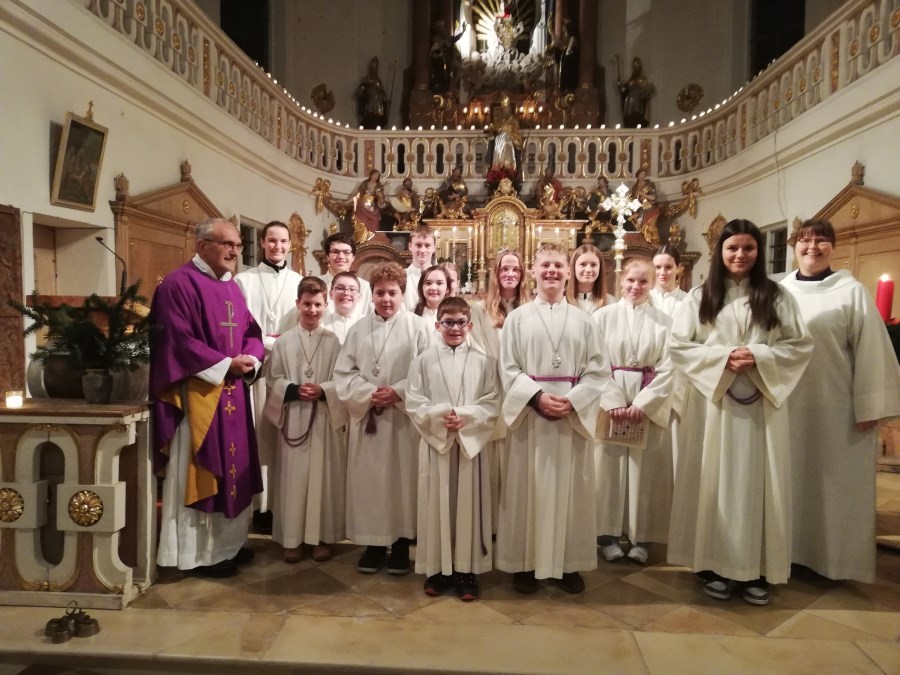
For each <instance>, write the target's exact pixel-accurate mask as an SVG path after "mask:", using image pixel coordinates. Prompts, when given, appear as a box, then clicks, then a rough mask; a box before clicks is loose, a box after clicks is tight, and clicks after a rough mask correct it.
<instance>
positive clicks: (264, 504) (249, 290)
mask: <svg viewBox="0 0 900 675" xmlns="http://www.w3.org/2000/svg"><path fill="white" fill-rule="evenodd" d="M259 243H260V246H261V248H262V252H263V260H262V262H261V263H259V265H257V266H256V267H253V268H251V269H248V270H244V271H243V272H239V273H238V274H236V275H235V277H234V281H235V283H236V284H237V285H238V287H240V289H241V293H243V294H244V298H245V299H246V300H247V307H249V308H250V313H251V314H253V318H254V319H256V323H258V324H259V325H260V327H261V328H262V332H263V346H264V347H265V348H266V361H268V356H269V354H270V353H271V351H272V347H273V346H274V345H275V340H276V339H277V338H278V336H279V335H281V334H282V333H283V332H285V331H288V330H290V329H292V328H293V327H294V326H296V325H297V308H296V303H295V301H296V298H297V286H298V285H299V283H300V280H301V279H302V278H303V277H302V276H300V274H298V273H297V272H295V271H294V270H292V269H291V268H290V266H289V265H288V261H287V255H288V253H289V252H290V250H291V233H290V230H288V228H287V225H285V224H284V223H282V222H281V221H278V220H273V221H272V222H270V223H267V224H266V226H265V227H264V228H263V229H262V233H261V234H260V238H259ZM267 374H268V366H267V365H266V364H265V363H264V364H263V370H262V376H261V377H260V378H259V379H258V380H257V381H256V382H254V383H253V386H251V387H250V394H251V402H252V404H253V419H254V422H255V423H256V444H257V446H258V447H259V463H260V468H261V469H262V476H263V491H262V492H261V493H260V494H259V495H257V497H256V499H255V500H254V508H255V509H256V511H257V512H258V513H256V514H254V520H253V522H254V526H255V527H257V528H258V529H259V531H263V532H268V531H271V514H269V516H262V517H261V516H260V514H265V513H267V512H268V511H269V508H270V502H271V501H272V496H271V494H270V489H269V478H270V476H269V466H270V465H271V463H272V457H273V454H274V452H275V445H276V443H277V432H276V430H275V428H274V427H273V426H272V425H271V424H270V423H269V422H268V421H267V420H266V419H265V417H264V416H263V408H264V407H265V404H266V378H267Z"/></svg>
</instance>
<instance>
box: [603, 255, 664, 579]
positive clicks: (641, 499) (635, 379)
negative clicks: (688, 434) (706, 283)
mask: <svg viewBox="0 0 900 675" xmlns="http://www.w3.org/2000/svg"><path fill="white" fill-rule="evenodd" d="M651 278H652V274H651V262H650V260H648V259H647V258H631V259H630V260H629V261H628V262H626V263H625V267H624V269H623V270H622V299H621V300H619V302H617V303H616V304H614V305H606V306H604V307H601V308H600V309H599V310H597V312H596V313H595V314H594V315H593V316H594V320H595V321H596V322H597V325H598V326H599V329H600V335H601V338H602V340H603V343H604V344H605V345H606V349H607V353H608V355H609V361H610V364H611V367H612V374H613V379H614V380H615V382H616V384H617V385H618V386H619V388H620V389H621V390H622V393H623V394H624V395H625V400H626V401H627V402H628V408H625V409H623V410H621V411H612V412H610V418H611V419H613V421H617V422H621V423H628V422H630V423H634V424H640V423H641V422H642V421H643V418H644V417H647V418H649V424H648V428H647V442H646V446H645V447H644V448H642V449H637V448H628V447H626V446H623V445H616V444H614V443H609V442H601V443H598V444H597V456H596V462H597V464H596V469H597V533H598V534H599V535H600V541H599V543H600V547H601V548H600V552H601V554H602V555H603V557H604V558H605V559H606V560H607V561H610V562H612V561H613V560H618V559H620V558H622V557H623V556H624V555H625V553H624V552H623V551H622V548H621V546H620V543H619V540H620V537H621V535H622V534H623V533H624V534H625V536H626V537H627V538H628V540H629V541H630V542H631V548H630V550H629V551H628V558H629V559H631V560H633V561H634V562H636V563H639V564H641V565H643V564H644V563H646V562H647V556H648V554H649V548H650V543H651V542H657V543H664V542H665V541H666V540H667V537H668V534H669V511H670V509H671V507H672V447H671V437H670V435H669V417H670V413H671V410H670V395H671V390H672V386H671V385H672V365H671V361H670V360H669V358H668V349H667V343H668V338H669V329H670V327H671V319H669V317H667V316H666V315H665V314H663V313H662V312H661V311H659V310H658V309H656V308H655V307H653V306H651V305H650V302H649V291H650V280H651Z"/></svg>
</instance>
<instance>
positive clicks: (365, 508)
mask: <svg viewBox="0 0 900 675" xmlns="http://www.w3.org/2000/svg"><path fill="white" fill-rule="evenodd" d="M369 281H370V283H371V284H372V297H373V298H374V305H373V306H374V309H375V311H374V312H373V313H371V314H369V315H368V316H366V317H365V318H364V319H362V320H361V321H359V322H357V323H356V324H355V325H354V326H353V327H352V328H351V329H350V332H349V333H348V334H347V341H346V342H345V343H344V346H343V348H342V349H341V354H340V356H339V357H338V361H337V364H336V365H335V368H334V381H335V384H336V385H337V392H338V396H339V397H340V399H341V401H343V402H344V404H345V405H346V406H347V411H348V413H349V415H350V424H349V431H350V439H349V448H348V457H347V536H348V537H349V538H350V539H352V540H353V541H354V542H356V543H357V544H362V545H364V546H366V550H365V552H364V553H363V555H362V557H361V558H360V561H359V564H358V565H357V569H358V570H359V571H360V572H362V573H364V574H374V573H375V572H378V571H379V570H380V569H381V568H382V567H384V564H385V559H386V558H387V547H388V546H391V555H390V559H388V560H387V567H388V573H389V574H408V573H409V572H410V563H409V545H410V540H411V539H413V538H415V536H416V498H417V497H416V491H417V488H418V483H417V480H418V474H417V471H416V469H417V466H418V447H419V435H418V434H417V433H416V430H415V428H414V427H413V425H412V422H411V421H410V419H409V417H408V416H407V414H406V406H405V397H406V380H407V375H408V374H409V364H410V363H412V360H413V359H414V358H415V357H416V356H418V355H419V354H421V353H422V352H423V351H424V350H425V348H426V347H427V346H428V345H429V344H430V342H431V339H432V338H431V336H432V334H434V328H433V327H432V328H429V327H428V326H427V325H426V323H425V322H424V321H423V320H422V319H421V317H418V316H416V315H415V314H413V313H412V312H408V311H407V310H406V308H405V307H404V304H403V290H404V284H406V273H405V272H404V271H403V268H401V267H400V266H399V265H398V264H396V263H384V264H382V265H378V266H376V267H375V268H374V269H373V270H372V273H371V274H370V275H369Z"/></svg>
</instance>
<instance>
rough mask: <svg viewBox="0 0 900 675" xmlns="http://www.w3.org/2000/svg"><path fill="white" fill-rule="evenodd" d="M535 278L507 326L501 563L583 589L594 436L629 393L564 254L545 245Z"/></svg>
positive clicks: (591, 517) (533, 583) (532, 583)
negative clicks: (531, 293)
mask: <svg viewBox="0 0 900 675" xmlns="http://www.w3.org/2000/svg"><path fill="white" fill-rule="evenodd" d="M531 275H532V277H533V278H534V279H535V281H536V282H537V298H536V299H535V300H533V301H532V302H530V303H528V304H526V305H523V306H521V307H519V308H518V309H515V310H513V311H512V312H510V314H509V316H508V317H507V318H506V322H505V323H504V324H503V336H502V343H501V358H500V377H501V381H502V384H503V390H504V393H505V399H504V401H503V406H502V409H501V413H502V415H503V420H504V422H506V424H507V426H508V427H509V435H510V450H509V460H508V465H507V475H506V482H505V483H504V485H503V494H502V496H501V499H500V519H499V523H498V526H497V559H496V566H497V568H498V569H501V570H503V571H505V572H512V573H513V588H515V589H516V590H517V591H519V592H521V593H534V592H535V591H537V589H538V581H537V580H538V579H546V578H554V579H557V580H559V583H560V586H561V587H562V589H563V590H564V591H566V592H568V593H580V592H582V591H583V590H584V580H583V579H582V578H581V575H580V574H579V571H581V570H592V569H596V567H597V548H596V510H595V509H596V507H595V500H594V491H595V487H594V433H595V430H596V426H597V414H598V412H599V408H600V405H601V399H602V405H603V407H605V408H606V409H612V408H620V407H623V406H624V405H625V399H624V397H623V396H622V393H621V392H620V391H619V390H618V388H617V387H614V386H611V384H612V380H611V378H610V370H609V364H608V363H607V360H606V350H605V349H604V348H603V346H602V344H601V342H600V335H599V332H598V330H597V326H596V324H595V323H594V322H593V320H592V319H591V317H590V315H588V314H587V313H586V312H584V311H582V310H580V309H578V308H577V307H575V306H574V305H570V304H569V303H568V302H567V301H566V297H565V284H566V279H567V278H568V276H569V265H568V260H567V257H566V253H565V251H564V250H563V249H561V248H560V247H558V246H555V245H544V246H542V247H541V248H540V249H539V250H538V252H537V255H536V256H535V264H534V268H533V269H532V272H531Z"/></svg>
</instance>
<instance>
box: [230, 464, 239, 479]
mask: <svg viewBox="0 0 900 675" xmlns="http://www.w3.org/2000/svg"><path fill="white" fill-rule="evenodd" d="M228 473H230V474H231V480H234V477H235V476H237V469H236V468H235V466H234V464H232V465H231V468H230V469H228Z"/></svg>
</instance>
